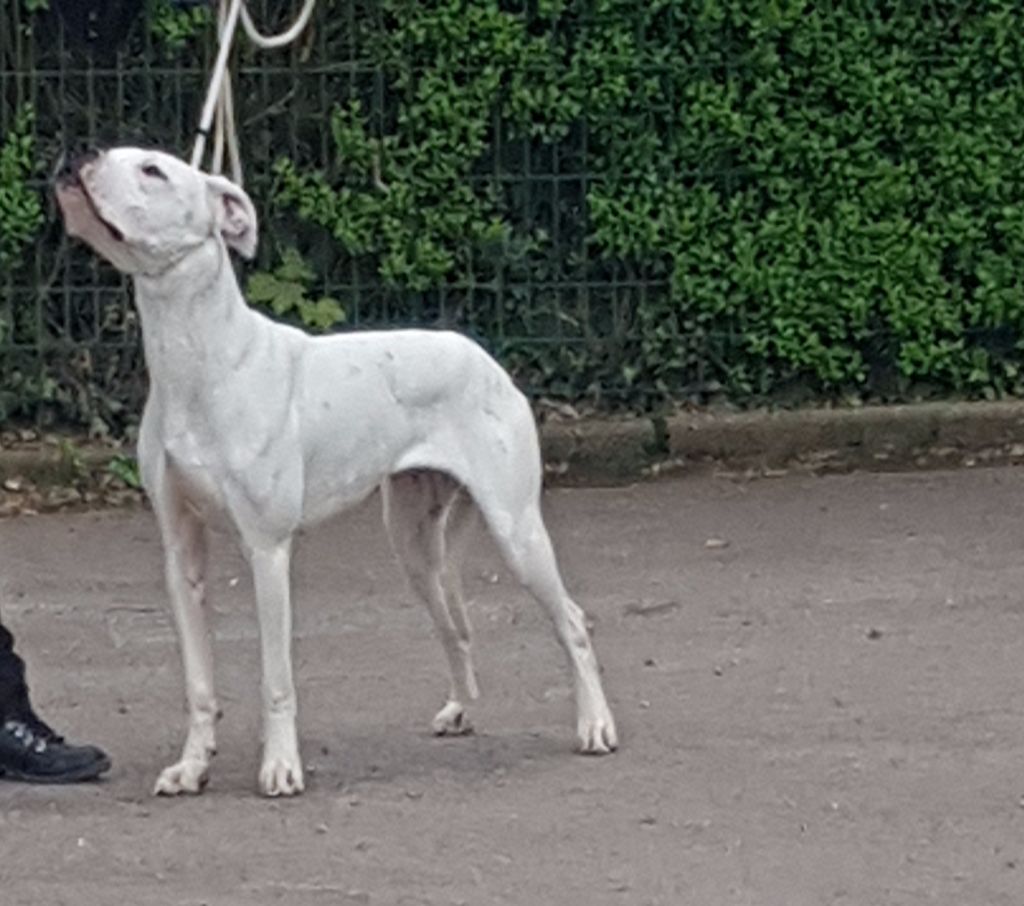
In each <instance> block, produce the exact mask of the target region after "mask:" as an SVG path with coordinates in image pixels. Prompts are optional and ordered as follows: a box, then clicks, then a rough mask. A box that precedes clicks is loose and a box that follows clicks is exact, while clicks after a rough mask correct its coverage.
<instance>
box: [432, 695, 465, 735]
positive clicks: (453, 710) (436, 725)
mask: <svg viewBox="0 0 1024 906" xmlns="http://www.w3.org/2000/svg"><path fill="white" fill-rule="evenodd" d="M430 729H431V730H432V731H433V732H434V735H435V736H468V735H469V734H470V733H472V732H473V725H472V724H471V723H470V722H469V718H468V717H467V716H466V709H465V708H463V707H462V705H461V704H460V703H459V702H448V704H446V705H445V706H444V707H443V708H442V709H441V710H440V711H438V712H437V714H436V715H435V716H434V719H433V720H432V721H431V722H430Z"/></svg>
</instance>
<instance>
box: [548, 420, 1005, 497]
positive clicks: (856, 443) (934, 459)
mask: <svg viewBox="0 0 1024 906" xmlns="http://www.w3.org/2000/svg"><path fill="white" fill-rule="evenodd" d="M541 435H542V440H543V443H544V453H545V460H546V462H547V463H548V470H549V472H553V473H554V474H555V476H558V477H564V478H565V479H567V480H569V481H572V480H578V481H602V480H624V479H630V478H636V477H638V476H640V475H645V474H651V473H652V472H661V471H665V470H670V469H687V470H690V469H694V468H699V467H708V466H713V467H717V468H722V469H730V470H754V471H755V472H756V471H761V472H763V471H765V470H776V469H785V468H791V467H804V468H812V469H818V470H826V471H848V470H851V469H873V470H892V469H906V468H939V467H950V466H957V465H968V466H969V465H974V464H975V463H977V462H999V461H1006V462H1008V461H1016V460H1022V459H1024V402H1020V401H1010V402H998V403H986V402H976V403H921V404H915V405H905V406H866V407H864V408H859V409H802V410H793V411H779V412H769V411H765V410H758V411H755V412H743V413H729V414H721V413H703V412H702V413H687V414H682V415H675V416H672V417H670V418H668V419H665V420H664V421H661V422H659V421H658V420H653V419H621V420H601V421H590V420H587V421H580V422H576V423H573V422H558V423H550V424H547V425H544V426H542V429H541Z"/></svg>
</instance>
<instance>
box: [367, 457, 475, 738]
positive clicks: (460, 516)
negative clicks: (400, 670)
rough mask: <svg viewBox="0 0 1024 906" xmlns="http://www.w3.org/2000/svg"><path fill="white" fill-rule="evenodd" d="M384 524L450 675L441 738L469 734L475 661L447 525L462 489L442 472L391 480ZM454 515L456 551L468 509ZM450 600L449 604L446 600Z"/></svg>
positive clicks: (438, 728)
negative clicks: (429, 619) (451, 559)
mask: <svg viewBox="0 0 1024 906" xmlns="http://www.w3.org/2000/svg"><path fill="white" fill-rule="evenodd" d="M381 491H382V496H383V499H384V524H385V525H386V526H387V530H388V535H389V537H390V538H391V544H392V547H393V548H394V550H395V553H396V555H397V556H398V558H399V560H400V561H401V563H402V566H403V568H404V569H405V573H406V576H407V577H408V579H409V584H410V586H411V587H412V590H413V592H414V593H415V594H416V596H417V597H419V598H420V599H421V600H422V601H423V602H424V603H425V604H426V605H427V609H428V610H429V611H430V615H431V617H432V618H433V621H434V626H435V628H436V629H437V633H438V636H439V637H440V639H441V645H442V647H443V648H444V652H445V655H446V656H447V658H448V666H449V669H450V671H451V688H450V691H449V696H448V701H447V703H446V704H445V706H444V707H443V708H442V709H441V710H440V711H439V712H438V713H437V715H436V716H435V717H434V719H433V721H432V723H431V728H432V729H433V731H434V733H436V734H438V735H458V734H463V733H468V732H470V725H469V722H468V720H467V718H466V713H465V703H466V702H467V701H469V700H472V699H475V698H476V697H477V695H478V691H477V684H476V676H475V673H474V671H473V663H472V660H471V658H470V641H469V625H468V621H467V619H466V615H465V611H464V608H463V604H462V590H461V581H460V579H459V578H458V575H457V570H458V563H457V558H456V561H455V562H453V563H450V564H449V563H446V559H447V558H446V553H447V551H446V541H445V523H446V521H447V519H448V516H449V515H450V514H449V511H450V509H451V507H452V506H453V505H456V499H457V496H458V494H459V487H458V485H457V484H456V482H455V481H454V480H453V479H451V478H449V477H448V476H447V475H444V474H443V473H441V472H432V471H427V470H414V471H409V472H401V473H399V474H397V475H392V476H391V477H390V478H388V479H387V480H386V481H385V482H384V484H383V485H382V488H381ZM457 505H458V506H459V509H458V510H456V511H455V512H454V513H452V514H451V515H453V516H454V517H455V519H456V523H457V524H454V525H452V526H451V529H452V530H453V538H452V540H453V541H454V542H455V549H456V551H457V549H458V547H459V542H460V541H462V538H461V537H459V535H460V531H459V530H460V529H461V528H464V526H462V525H461V524H459V523H461V522H462V521H463V520H465V518H466V516H465V514H464V513H462V512H461V508H462V506H464V504H461V503H460V504H457ZM446 598H447V600H446Z"/></svg>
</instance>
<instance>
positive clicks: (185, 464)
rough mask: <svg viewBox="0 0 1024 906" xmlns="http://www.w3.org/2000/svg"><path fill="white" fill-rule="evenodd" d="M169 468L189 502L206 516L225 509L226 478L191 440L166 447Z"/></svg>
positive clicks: (170, 443) (179, 441)
mask: <svg viewBox="0 0 1024 906" xmlns="http://www.w3.org/2000/svg"><path fill="white" fill-rule="evenodd" d="M165 452H166V456H167V466H168V469H169V470H170V471H171V473H172V474H173V476H174V479H175V481H176V482H177V483H178V486H179V487H180V488H181V491H182V493H183V494H184V496H185V498H186V499H187V500H188V502H189V503H190V504H191V505H192V506H193V507H194V508H195V509H197V510H199V511H200V512H201V513H202V514H203V515H205V516H213V515H215V514H216V513H218V512H222V511H223V510H224V508H225V507H224V505H225V500H224V489H225V483H224V475H222V474H221V472H222V470H221V468H220V467H219V463H217V462H216V461H215V459H214V458H213V457H212V456H211V454H210V453H209V452H208V451H205V450H203V449H202V447H201V446H200V445H198V444H196V443H194V442H190V441H189V440H181V439H178V440H175V441H171V442H169V443H168V444H167V445H166V450H165Z"/></svg>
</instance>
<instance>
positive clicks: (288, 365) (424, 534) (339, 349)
mask: <svg viewBox="0 0 1024 906" xmlns="http://www.w3.org/2000/svg"><path fill="white" fill-rule="evenodd" d="M57 197H58V200H59V203H60V207H61V209H62V211H63V214H64V220H65V224H66V228H67V231H68V233H69V234H70V235H72V236H78V237H80V238H81V239H83V240H84V241H85V242H86V243H88V244H89V245H90V246H91V247H92V248H93V249H94V250H95V251H96V252H98V253H99V254H100V255H101V256H102V257H104V258H106V259H107V260H108V261H110V262H111V263H112V264H113V265H114V266H115V267H117V268H118V269H119V270H121V271H123V272H124V273H127V274H130V275H131V276H132V277H133V278H134V282H135V303H136V306H137V307H138V310H139V315H140V318H141V322H142V337H143V344H144V349H145V354H146V360H147V363H148V367H149V375H150V392H149V399H148V401H147V402H146V407H145V411H144V412H143V416H142V426H141V430H140V433H139V460H140V464H141V470H142V478H143V482H144V484H145V487H146V490H147V491H148V493H149V497H150V500H151V501H152V504H153V509H154V510H155V512H156V517H157V520H158V522H159V525H160V530H161V534H162V538H163V544H164V550H165V554H166V573H167V586H168V590H169V593H170V599H171V604H172V607H173V611H174V616H175V621H176V625H177V630H178V636H179V639H180V643H181V652H182V660H183V663H184V673H185V687H186V696H187V702H188V718H189V720H188V735H187V738H186V740H185V746H184V750H183V752H182V755H181V760H180V761H178V762H177V763H176V764H173V765H171V766H170V767H168V768H166V769H165V770H164V771H163V772H162V773H161V775H160V777H159V779H158V780H157V783H156V789H155V792H157V793H164V794H176V793H197V792H199V791H200V790H201V789H202V788H203V786H204V785H205V783H206V779H207V775H208V771H209V766H210V758H211V755H212V754H213V752H214V748H215V747H214V723H215V721H216V719H217V716H218V709H217V702H216V699H215V697H214V690H213V669H212V654H211V648H210V641H209V637H208V634H207V629H206V620H205V615H204V609H203V607H204V605H203V598H204V584H203V576H204V571H205V559H206V538H205V524H206V522H207V521H208V520H209V519H211V518H214V517H226V519H227V521H228V522H229V523H230V524H232V525H233V526H234V527H235V529H236V530H237V532H238V535H239V537H240V539H241V543H242V546H243V549H244V551H245V553H246V555H247V557H248V560H249V563H250V565H251V567H252V572H253V578H254V583H255V589H256V599H257V606H258V612H259V623H260V636H261V650H262V659H263V724H264V726H263V734H264V735H263V745H264V748H263V762H262V767H261V769H260V776H259V783H260V788H261V790H262V791H263V792H264V793H265V794H266V795H268V796H277V795H291V794H295V793H298V792H301V791H302V789H303V777H302V763H301V761H300V758H299V749H298V741H297V737H296V730H295V716H296V697H295V688H294V685H293V681H292V662H291V604H290V600H289V564H290V559H291V549H292V538H293V537H294V535H295V532H296V531H297V530H298V529H299V528H300V527H301V526H304V525H307V524H309V523H314V522H317V521H318V520H321V519H324V518H325V517H328V516H331V515H332V514H334V513H337V512H339V511H341V510H344V509H345V508H347V507H350V506H353V505H354V504H356V503H358V502H359V501H361V500H363V499H364V498H366V497H367V496H368V495H369V494H370V493H371V492H372V491H373V490H374V489H375V488H377V487H380V488H382V492H383V494H382V496H383V500H384V518H385V523H386V525H387V528H388V532H389V534H390V537H391V540H392V543H393V545H394V548H395V550H396V552H397V554H398V556H399V557H400V559H401V560H402V563H403V565H404V567H405V570H406V572H407V573H408V578H409V580H410V583H411V585H412V588H413V589H414V591H415V592H416V594H417V595H418V596H419V597H420V598H422V599H423V601H424V602H425V603H426V605H427V607H428V608H429V610H430V614H431V616H432V617H433V620H434V624H435V625H436V627H437V632H438V634H439V635H440V637H441V642H442V644H443V646H444V651H445V654H446V655H447V657H448V661H449V667H450V669H451V693H450V696H449V700H448V702H447V703H446V704H445V706H444V707H443V708H442V709H441V711H440V712H439V713H438V714H437V715H436V716H435V717H434V720H433V729H434V732H436V733H438V734H448V733H452V734H457V733H464V732H466V731H467V729H468V726H469V725H468V722H467V720H466V716H465V703H466V701H468V700H469V699H473V698H476V696H477V686H476V679H475V675H474V671H473V666H472V663H471V660H470V646H469V627H468V624H467V621H466V613H465V610H464V607H463V601H462V594H461V587H460V580H459V577H458V557H459V551H460V548H461V545H462V543H463V541H464V540H465V537H466V535H467V525H470V524H471V522H472V520H471V516H472V513H473V511H474V508H475V509H476V510H478V511H479V512H480V513H482V515H483V518H484V520H485V522H486V524H487V527H488V528H489V530H490V533H491V535H492V536H493V537H494V540H495V542H496V543H497V546H498V548H499V549H500V551H501V554H502V556H503V558H504V560H505V562H506V563H507V564H508V566H509V568H510V569H511V571H512V572H513V573H514V575H515V576H516V577H517V578H518V579H519V580H520V581H521V582H522V584H523V585H524V586H525V587H526V588H527V589H528V590H529V591H530V592H531V593H532V594H533V596H534V597H535V598H537V600H538V601H540V602H541V604H543V605H544V607H545V608H546V609H547V611H548V613H549V614H550V616H551V618H552V620H553V622H554V626H555V630H556V632H557V634H558V639H559V641H560V642H561V644H562V646H563V647H564V649H565V651H566V653H567V654H568V657H569V663H570V665H571V667H572V673H573V680H574V686H575V696H576V713H577V723H576V728H577V733H578V737H579V748H580V750H581V751H583V752H588V753H594V754H600V753H606V752H609V751H611V750H613V749H615V748H616V745H617V739H616V732H615V724H614V721H613V719H612V715H611V711H610V710H609V708H608V704H607V702H606V700H605V696H604V692H603V690H602V688H601V680H600V678H599V675H598V673H599V671H598V666H597V660H596V658H595V656H594V652H593V649H592V647H591V644H590V639H589V637H588V634H587V629H586V626H585V623H584V615H583V612H582V611H581V610H580V608H579V607H578V606H577V605H576V604H575V603H574V602H573V601H572V600H571V599H570V597H569V595H568V594H567V593H566V590H565V587H564V586H563V584H562V579H561V577H560V575H559V572H558V567H557V565H556V562H555V557H554V554H553V551H552V548H551V542H550V540H549V538H548V533H547V530H546V529H545V526H544V523H543V521H542V518H541V511H540V492H541V459H540V453H539V446H538V442H537V431H536V427H535V425H534V422H533V417H532V414H531V412H530V407H529V405H528V403H527V401H526V399H525V398H524V397H523V395H522V394H521V393H519V391H518V390H517V389H516V388H515V387H514V386H513V383H512V381H511V379H510V378H509V376H508V375H507V374H506V373H505V371H503V370H502V368H501V367H500V366H499V365H498V364H497V363H496V362H495V361H494V360H493V359H491V358H490V357H489V356H488V355H487V354H486V353H485V352H484V351H483V350H482V349H481V348H480V347H479V346H477V345H476V344H474V343H472V342H471V341H470V340H468V339H466V338H464V337H462V336H459V335H458V334H455V333H449V332H441V331H424V330H396V331H384V332H376V333H350V334H347V335H341V336H331V337H321V338H313V337H310V336H308V335H306V334H305V333H303V332H301V331H299V330H295V329H293V328H291V327H287V326H283V325H281V324H277V323H275V322H273V321H271V320H269V319H268V318H265V317H263V316H262V315H260V314H258V313H257V312H255V311H253V310H252V309H250V308H249V307H248V306H247V305H246V304H245V301H244V300H243V298H242V295H241V292H240V291H239V288H238V284H237V282H236V280H235V274H234V271H233V269H232V265H231V262H230V260H229V254H228V249H229V248H231V249H234V250H236V251H238V252H239V253H240V254H242V255H243V256H245V257H252V255H253V253H254V252H255V249H256V213H255V211H254V209H253V205H252V202H251V201H250V200H249V198H248V196H247V195H246V194H245V192H243V191H242V190H241V189H240V188H238V186H236V185H234V184H232V183H231V182H229V181H228V180H226V179H223V178H222V177H218V176H209V175H206V174H204V173H202V172H200V171H199V170H197V169H194V168H193V167H190V166H188V165H187V164H185V163H183V162H182V161H180V160H178V159H177V158H174V157H171V156H169V155H167V154H162V153H159V152H155V151H147V150H142V149H138V148H117V149H114V150H110V151H107V152H104V153H92V154H89V155H86V156H85V157H83V158H80V159H79V160H77V161H75V162H74V163H73V164H71V165H70V166H69V167H67V168H65V170H64V172H63V173H62V174H61V175H60V176H59V178H58V185H57ZM474 505H475V507H474Z"/></svg>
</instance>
